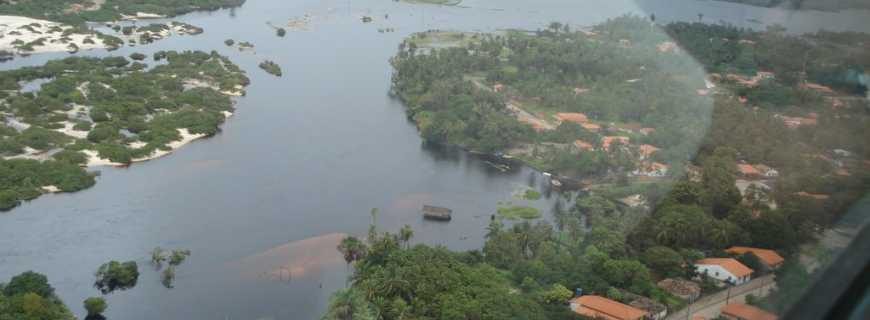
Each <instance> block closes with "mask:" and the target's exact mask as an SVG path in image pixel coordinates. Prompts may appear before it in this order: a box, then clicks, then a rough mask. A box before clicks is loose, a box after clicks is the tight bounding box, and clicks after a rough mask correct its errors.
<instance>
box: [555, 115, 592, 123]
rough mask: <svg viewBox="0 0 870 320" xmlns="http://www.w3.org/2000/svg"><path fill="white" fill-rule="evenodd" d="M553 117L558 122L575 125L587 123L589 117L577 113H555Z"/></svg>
mask: <svg viewBox="0 0 870 320" xmlns="http://www.w3.org/2000/svg"><path fill="white" fill-rule="evenodd" d="M554 117H556V120H559V121H571V122H574V123H577V124H583V123H586V122H589V117H587V116H586V115H585V114H582V113H579V112H557V113H556V115H555V116H554Z"/></svg>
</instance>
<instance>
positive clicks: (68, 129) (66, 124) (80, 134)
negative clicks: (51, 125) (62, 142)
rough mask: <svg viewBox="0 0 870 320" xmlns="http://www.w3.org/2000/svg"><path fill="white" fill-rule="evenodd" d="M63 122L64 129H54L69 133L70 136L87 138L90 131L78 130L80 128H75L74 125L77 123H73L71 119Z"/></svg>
mask: <svg viewBox="0 0 870 320" xmlns="http://www.w3.org/2000/svg"><path fill="white" fill-rule="evenodd" d="M62 123H63V128H62V129H55V130H54V131H57V132H60V133H63V134H65V135H68V136H70V137H73V138H76V139H87V138H88V131H78V130H75V129H73V127H74V126H75V125H76V124H75V123H72V122H69V121H64V122H62Z"/></svg>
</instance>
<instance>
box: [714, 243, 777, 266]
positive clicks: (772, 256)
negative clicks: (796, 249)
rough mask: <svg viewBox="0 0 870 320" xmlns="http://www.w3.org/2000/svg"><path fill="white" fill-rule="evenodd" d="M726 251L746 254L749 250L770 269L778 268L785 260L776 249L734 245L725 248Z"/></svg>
mask: <svg viewBox="0 0 870 320" xmlns="http://www.w3.org/2000/svg"><path fill="white" fill-rule="evenodd" d="M725 252H728V253H733V254H744V253H747V252H748V253H752V254H753V255H754V256H756V257H757V258H758V260H759V261H761V264H763V265H764V266H765V267H767V268H768V269H770V270H773V269H776V268H778V267H779V266H780V265H782V262H783V261H785V259H784V258H783V257H782V256H780V255H779V254H778V253H776V251H773V250H770V249H762V248H753V247H740V246H734V247H731V248H728V249H725Z"/></svg>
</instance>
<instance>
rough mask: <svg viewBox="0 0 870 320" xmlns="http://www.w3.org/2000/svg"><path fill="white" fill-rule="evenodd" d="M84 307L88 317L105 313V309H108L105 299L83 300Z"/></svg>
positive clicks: (92, 298) (91, 298)
mask: <svg viewBox="0 0 870 320" xmlns="http://www.w3.org/2000/svg"><path fill="white" fill-rule="evenodd" d="M84 306H85V310H87V311H88V316H89V317H90V316H96V315H100V314H102V313H103V312H105V311H106V309H107V308H108V307H109V306H108V305H107V304H106V299H103V298H102V297H90V298H87V299H85V302H84Z"/></svg>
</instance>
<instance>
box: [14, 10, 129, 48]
mask: <svg viewBox="0 0 870 320" xmlns="http://www.w3.org/2000/svg"><path fill="white" fill-rule="evenodd" d="M103 37H104V36H102V35H100V34H98V33H96V32H92V31H91V32H87V31H86V30H82V29H78V28H74V27H72V26H70V25H65V24H62V23H57V22H51V21H47V20H38V19H31V18H26V17H19V16H0V51H8V52H14V53H17V54H36V53H44V52H64V51H67V52H78V51H79V50H93V49H106V48H109V47H111V46H112V45H109V44H106V40H104V39H103Z"/></svg>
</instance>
